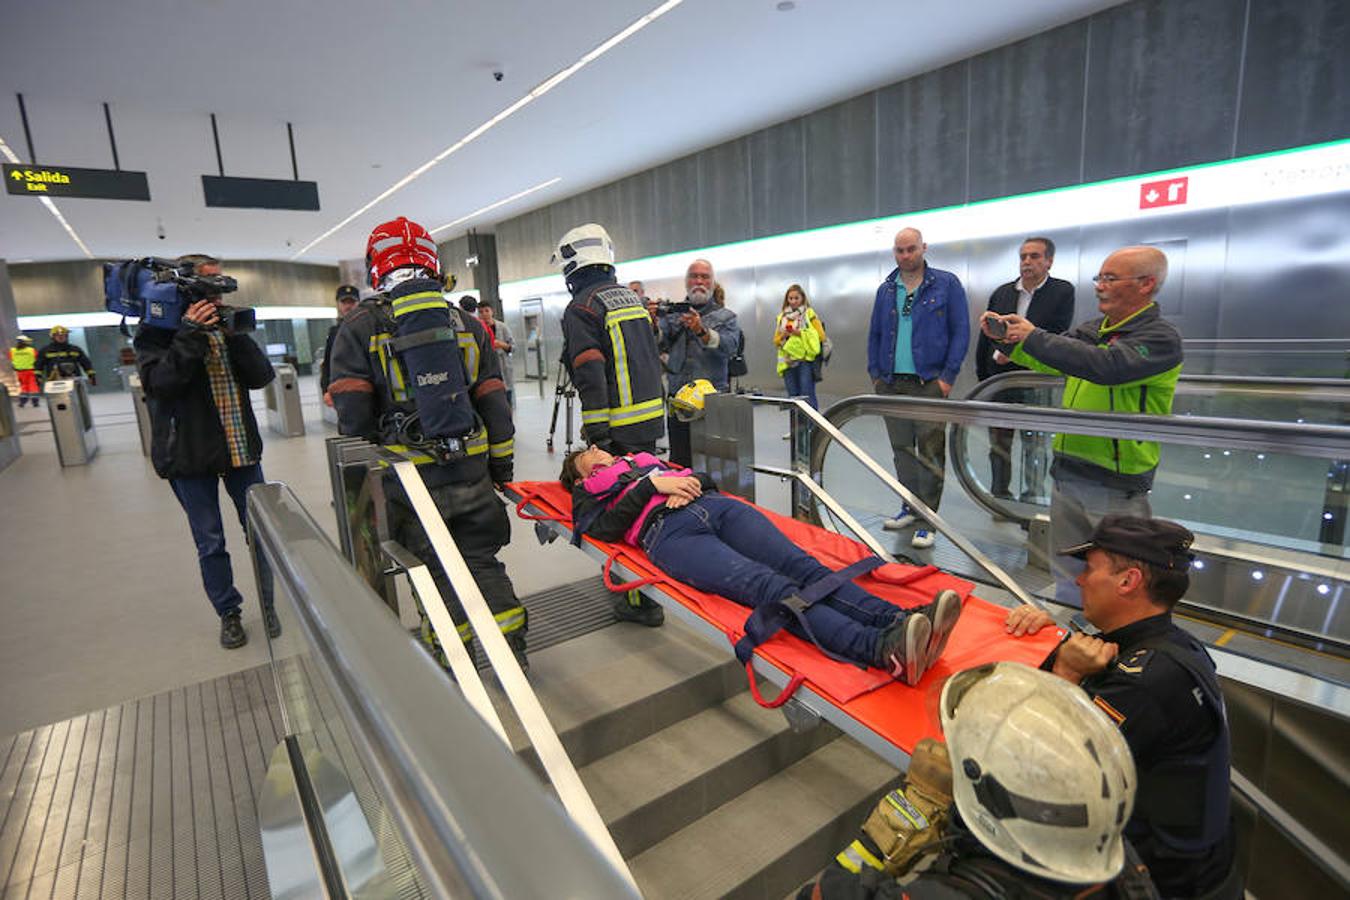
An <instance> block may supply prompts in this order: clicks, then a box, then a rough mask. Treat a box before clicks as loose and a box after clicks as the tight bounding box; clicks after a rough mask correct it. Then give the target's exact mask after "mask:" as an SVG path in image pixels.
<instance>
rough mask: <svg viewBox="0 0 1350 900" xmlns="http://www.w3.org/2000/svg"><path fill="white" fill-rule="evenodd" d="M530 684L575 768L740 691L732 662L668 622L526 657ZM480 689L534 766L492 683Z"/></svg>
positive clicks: (589, 637)
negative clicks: (489, 697) (528, 665)
mask: <svg viewBox="0 0 1350 900" xmlns="http://www.w3.org/2000/svg"><path fill="white" fill-rule="evenodd" d="M529 677H530V685H531V686H532V687H533V688H534V691H535V694H536V695H537V696H538V697H539V702H540V703H541V704H542V705H543V707H544V711H545V712H546V713H547V714H548V718H549V721H550V722H551V723H552V724H553V728H554V730H555V731H557V733H558V736H559V738H560V739H561V740H562V743H563V747H564V748H565V749H566V750H567V753H568V756H569V757H571V759H572V764H573V765H574V766H576V767H577V768H581V767H582V766H585V765H587V764H589V763H591V762H593V761H595V760H597V759H599V758H600V757H602V756H606V755H608V754H611V753H613V752H615V751H616V750H619V749H620V748H623V747H627V746H629V745H630V744H634V743H636V742H638V741H640V740H642V739H643V738H646V737H648V736H649V735H651V734H654V733H655V732H657V731H660V730H661V729H663V728H666V727H668V726H670V725H672V724H673V723H675V722H678V721H680V720H681V719H685V718H688V717H689V716H692V715H695V714H696V713H698V712H699V711H701V710H704V709H707V708H708V707H710V706H716V705H718V704H720V703H722V702H723V701H724V700H726V699H727V698H728V697H731V696H733V695H735V694H737V693H739V692H741V691H744V690H745V670H744V668H742V667H741V666H740V665H738V664H737V662H736V659H735V657H733V656H731V655H730V654H729V653H725V652H722V651H720V650H718V649H716V648H714V647H712V646H711V645H709V644H708V642H707V640H706V639H704V638H702V637H700V636H698V635H696V634H694V632H692V631H690V630H689V629H687V628H685V627H683V626H681V625H679V624H678V623H676V622H669V621H668V622H667V623H666V624H665V625H664V626H662V627H660V628H646V627H643V626H641V625H633V624H629V623H616V624H614V625H611V626H609V627H608V628H602V629H600V630H598V631H593V632H590V633H589V634H584V635H582V636H581V637H578V638H574V639H572V640H570V641H566V642H565V643H562V644H558V645H555V646H553V647H549V648H547V649H544V650H541V651H539V652H538V653H531V654H530V676H529ZM485 684H486V686H487V689H488V693H489V695H490V696H491V697H492V699H493V703H494V704H495V705H496V707H497V710H498V713H499V714H500V715H501V717H502V724H503V725H504V726H505V728H506V732H507V736H508V737H509V738H510V740H511V746H512V747H513V748H514V749H515V750H516V751H517V752H518V753H520V754H521V755H522V758H524V759H525V760H526V761H527V762H528V763H530V764H531V765H536V766H537V760H536V758H535V756H534V752H533V749H532V748H530V747H529V741H528V740H527V739H526V737H525V733H524V729H523V728H521V726H520V724H519V722H518V721H517V720H516V717H515V715H514V714H513V713H512V711H511V709H510V706H509V705H508V704H507V703H506V699H505V695H504V694H502V692H501V689H500V688H499V687H498V686H497V683H496V680H495V679H493V678H487V679H485Z"/></svg>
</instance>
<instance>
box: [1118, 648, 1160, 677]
mask: <svg viewBox="0 0 1350 900" xmlns="http://www.w3.org/2000/svg"><path fill="white" fill-rule="evenodd" d="M1152 656H1153V651H1152V650H1149V649H1148V648H1143V649H1140V650H1134V651H1132V652H1130V653H1128V654H1126V655H1125V656H1121V657H1119V658H1118V659H1117V660H1116V671H1118V672H1124V673H1125V674H1126V675H1142V674H1144V669H1145V668H1147V667H1148V663H1149V660H1150V659H1151V658H1152Z"/></svg>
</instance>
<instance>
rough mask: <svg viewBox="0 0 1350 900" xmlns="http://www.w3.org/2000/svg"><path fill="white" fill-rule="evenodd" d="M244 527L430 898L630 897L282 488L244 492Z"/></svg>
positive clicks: (617, 875)
mask: <svg viewBox="0 0 1350 900" xmlns="http://www.w3.org/2000/svg"><path fill="white" fill-rule="evenodd" d="M248 530H249V534H250V535H251V537H252V546H253V552H254V553H255V554H261V556H262V560H260V564H262V563H265V564H266V565H269V566H270V567H271V569H272V570H273V572H274V574H275V577H276V580H277V582H278V583H279V584H278V587H279V590H278V591H277V593H278V594H279V595H281V596H285V597H288V598H290V600H291V602H292V604H293V606H294V610H295V618H296V620H297V621H298V623H299V625H300V630H301V631H302V633H303V635H304V640H305V643H306V644H307V646H308V647H309V650H310V656H311V658H312V659H314V660H315V661H316V662H317V663H318V665H317V666H316V668H317V669H318V670H319V671H320V672H321V673H322V677H323V678H324V680H325V681H326V682H327V684H328V686H329V687H330V688H331V691H332V694H333V697H334V700H335V703H336V706H337V708H338V711H339V714H340V715H341V717H342V719H343V720H344V722H345V723H346V725H347V730H348V732H349V733H350V735H351V739H352V743H353V744H354V745H355V747H356V749H357V752H358V754H359V755H360V757H361V759H362V762H363V763H364V764H365V767H366V769H367V771H368V772H369V773H370V776H371V778H372V780H373V781H374V783H375V784H376V786H377V788H378V789H379V792H380V795H381V797H382V798H384V800H385V805H386V808H387V810H388V813H389V815H390V818H391V820H392V821H393V823H394V825H395V826H396V828H397V830H398V832H399V835H400V836H401V837H402V839H403V842H404V844H405V845H406V846H407V848H408V851H409V854H410V855H411V857H412V858H413V861H414V864H415V865H416V867H417V869H418V871H419V874H420V875H421V877H422V879H423V884H424V886H425V887H426V889H427V891H428V893H429V894H430V895H431V896H455V895H458V896H462V895H463V894H464V891H465V889H466V887H467V890H468V891H469V893H470V895H472V896H474V897H484V898H506V897H536V896H573V897H629V898H632V897H636V896H637V893H636V891H635V890H634V889H633V887H632V886H631V884H630V883H629V882H628V881H627V879H625V878H624V877H623V876H622V875H621V874H620V873H619V872H618V871H617V870H616V869H615V868H614V867H613V866H612V865H611V864H610V862H609V861H608V860H607V859H605V857H604V856H603V855H602V854H601V852H600V851H599V850H598V849H597V848H596V846H595V845H594V844H593V843H592V842H591V841H590V840H588V839H587V837H586V836H585V835H583V834H582V832H581V831H580V830H579V829H578V828H577V826H576V824H575V823H574V822H573V821H572V820H571V819H570V818H569V817H568V816H567V815H566V813H565V812H564V811H563V809H562V807H561V806H559V804H558V802H557V800H555V799H554V798H552V797H551V796H549V795H548V794H547V792H546V791H545V790H544V789H543V787H542V786H541V785H540V784H539V781H538V780H537V778H536V777H535V775H534V774H533V773H532V772H531V771H530V770H529V769H528V768H527V767H526V766H525V764H524V763H522V762H521V761H520V760H519V759H517V758H516V756H515V755H514V754H513V753H511V752H510V749H509V748H507V747H506V746H504V745H503V744H502V742H501V741H500V740H499V739H498V737H497V736H496V735H495V734H494V733H493V732H492V730H491V729H489V728H488V726H487V725H485V724H484V723H483V721H482V719H480V718H479V717H478V716H477V715H476V714H475V713H474V712H473V711H472V710H471V709H470V708H469V706H468V705H467V704H466V703H465V702H464V700H463V699H462V698H461V697H460V695H459V694H458V692H456V691H453V690H447V689H446V685H447V682H446V679H445V675H444V674H443V673H442V672H441V670H440V669H439V667H438V666H437V665H436V664H435V663H434V662H433V661H432V660H431V659H430V657H428V656H427V655H426V654H424V653H421V652H417V650H416V647H415V645H414V643H413V639H412V638H411V637H410V636H409V635H408V634H407V633H406V632H405V631H404V630H403V629H402V628H401V627H400V626H399V624H398V622H397V621H396V620H395V619H394V618H393V617H392V616H390V615H389V614H388V611H387V609H386V608H385V607H384V604H383V603H381V602H380V601H379V599H378V598H377V597H376V596H375V594H374V592H373V591H372V590H371V589H370V587H369V585H367V584H366V583H365V582H364V581H363V580H362V579H361V578H360V576H359V575H358V574H357V573H356V572H355V571H354V570H353V569H352V568H351V567H350V566H349V565H348V564H347V563H346V560H345V559H343V557H342V556H341V554H340V553H339V552H338V550H337V548H336V547H335V546H334V545H333V543H332V541H330V540H329V539H328V537H327V535H325V534H324V532H323V531H322V529H320V527H319V526H318V524H317V523H316V522H315V521H314V519H313V518H312V517H311V516H310V514H309V512H308V511H307V510H306V509H305V508H304V506H303V505H302V504H301V503H300V501H299V500H298V499H297V498H296V496H295V494H294V493H292V491H291V490H290V489H289V488H288V487H286V486H285V485H283V484H276V483H270V484H264V485H258V486H256V487H254V488H252V489H251V490H250V491H249V496H248ZM522 847H527V848H529V852H528V853H524V854H522V853H521V849H520V848H522Z"/></svg>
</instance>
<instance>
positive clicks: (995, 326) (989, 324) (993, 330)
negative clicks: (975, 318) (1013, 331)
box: [984, 316, 1008, 341]
mask: <svg viewBox="0 0 1350 900" xmlns="http://www.w3.org/2000/svg"><path fill="white" fill-rule="evenodd" d="M984 323H985V330H986V331H988V332H989V336H990V337H991V338H993V339H994V340H996V341H1001V340H1003V339H1004V338H1005V337H1007V336H1008V323H1007V322H1005V321H1003V320H1002V319H999V318H995V317H994V316H990V317H989V318H987V319H985V320H984Z"/></svg>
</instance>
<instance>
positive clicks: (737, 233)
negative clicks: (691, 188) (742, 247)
mask: <svg viewBox="0 0 1350 900" xmlns="http://www.w3.org/2000/svg"><path fill="white" fill-rule="evenodd" d="M696 158H697V159H698V196H699V209H700V210H702V213H703V243H704V245H705V246H706V245H715V244H728V243H731V242H732V241H739V240H744V239H745V236H746V235H747V234H749V233H750V142H749V140H748V139H747V138H741V139H740V140H737V141H728V142H727V143H725V144H718V145H717V146H716V147H710V148H708V149H707V150H704V151H703V152H702V153H699V154H698V155H697V157H696Z"/></svg>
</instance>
